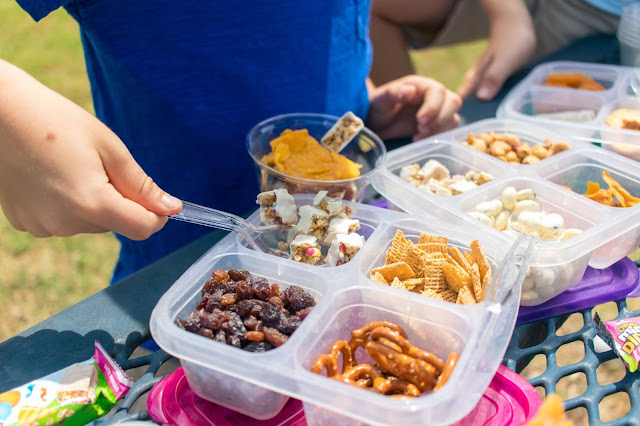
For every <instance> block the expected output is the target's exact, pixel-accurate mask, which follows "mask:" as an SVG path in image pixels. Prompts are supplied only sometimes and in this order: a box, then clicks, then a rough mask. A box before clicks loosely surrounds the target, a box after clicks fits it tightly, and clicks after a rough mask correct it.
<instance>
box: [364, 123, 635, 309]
mask: <svg viewBox="0 0 640 426" xmlns="http://www.w3.org/2000/svg"><path fill="white" fill-rule="evenodd" d="M490 131H494V132H496V133H503V132H506V133H513V134H516V135H518V136H519V137H520V139H521V140H525V141H528V142H530V143H541V142H542V139H543V138H545V137H548V138H550V139H551V140H553V141H557V140H558V138H561V137H560V136H559V135H558V134H555V133H553V132H551V131H549V130H546V129H543V128H541V127H536V126H533V125H531V124H527V123H518V122H515V121H512V120H501V119H489V120H483V121H479V122H477V123H474V124H472V125H469V126H464V127H461V128H458V129H455V130H452V131H449V132H446V133H443V134H440V135H438V136H434V137H432V138H429V139H426V140H423V141H421V142H417V143H413V144H411V145H407V146H405V147H402V148H399V149H396V150H394V151H392V152H390V153H389V155H388V157H387V163H386V165H385V168H384V169H383V170H382V171H381V173H380V174H379V175H378V176H377V177H376V179H375V180H374V187H375V188H376V189H377V190H378V191H379V192H380V193H381V194H382V195H383V196H385V197H386V198H388V199H389V200H391V201H392V202H393V203H395V204H397V205H399V206H400V207H401V208H402V209H403V210H405V211H407V212H409V213H412V214H415V215H431V216H435V217H439V218H441V219H443V220H447V221H449V222H451V223H456V224H459V223H460V222H461V221H467V222H471V223H472V224H474V226H476V227H477V228H482V229H486V230H487V231H488V232H491V233H492V235H493V236H494V238H495V239H496V242H498V241H500V242H502V243H503V244H509V243H510V242H511V241H513V239H512V238H513V237H511V236H508V235H506V234H505V233H503V232H500V231H498V230H496V229H494V228H492V227H490V226H488V225H485V224H482V223H481V222H479V221H477V220H476V219H474V218H473V217H471V216H469V215H468V214H467V212H469V211H471V210H473V208H474V207H475V206H476V205H477V204H478V203H480V202H482V201H488V200H492V199H496V198H499V196H500V194H501V193H502V191H503V190H504V188H506V187H507V186H514V187H515V188H516V189H525V188H530V189H533V190H534V192H535V193H536V195H537V198H536V201H537V202H538V203H539V204H540V206H541V208H542V210H543V211H544V212H545V213H559V214H561V215H562V216H563V217H564V220H565V224H566V228H570V227H573V228H579V229H581V230H582V231H583V232H582V233H581V234H578V235H576V236H574V237H572V238H569V239H567V240H565V241H558V242H540V243H538V244H536V248H535V250H534V253H533V255H532V258H531V262H530V266H529V268H528V272H527V277H526V278H525V280H524V283H523V294H522V299H521V304H522V305H523V306H535V305H539V304H542V303H544V302H546V301H547V300H550V299H551V298H553V297H555V296H557V295H558V294H560V293H562V292H563V291H565V290H567V289H569V288H571V287H572V286H574V285H575V284H577V283H578V282H579V281H580V279H581V278H582V276H583V275H584V273H585V270H586V268H587V265H590V266H592V267H594V268H606V267H608V266H610V265H612V264H613V263H615V262H617V261H618V260H620V259H622V258H623V257H625V256H626V255H627V254H629V253H630V252H631V251H633V250H634V249H635V248H636V247H638V243H639V242H640V205H637V206H635V207H631V208H615V207H608V206H604V205H601V204H598V203H597V202H595V201H592V200H589V199H587V198H586V197H584V196H582V195H581V194H582V193H583V192H585V191H586V184H587V181H588V180H592V181H596V182H600V183H601V184H603V185H602V186H603V187H604V188H607V185H606V184H604V182H603V181H602V177H601V176H602V171H603V170H608V171H609V172H610V173H611V176H612V177H613V178H614V179H616V180H618V181H619V182H620V183H621V184H622V185H623V186H624V187H625V188H626V189H627V190H628V191H629V192H630V193H631V194H632V195H633V194H635V195H636V196H640V164H638V163H637V162H635V161H633V160H629V159H627V158H624V157H622V156H619V155H616V154H613V153H610V152H608V151H605V150H602V149H600V148H597V147H594V146H591V145H581V144H575V145H573V147H572V148H571V149H569V150H567V151H564V152H560V153H558V154H556V155H554V156H551V157H548V158H546V159H544V160H542V161H540V162H538V163H535V164H530V165H518V164H509V163H504V162H502V161H500V160H496V159H494V158H492V157H491V156H490V155H488V154H486V153H483V152H479V151H476V150H475V149H473V148H471V147H467V146H464V145H462V144H461V143H460V141H461V140H463V139H465V138H466V135H467V134H468V133H469V132H473V133H475V134H477V133H480V132H490ZM570 143H573V142H572V141H570ZM453 145H455V148H453V147H452V146H453ZM449 149H451V150H455V151H456V152H459V151H460V152H461V151H464V155H462V156H461V158H464V162H465V164H468V165H469V166H470V167H473V168H475V169H477V170H483V171H486V170H489V169H491V168H493V167H494V166H496V161H497V162H498V163H500V164H499V166H500V167H501V169H500V170H499V172H498V173H495V176H496V177H495V179H494V180H492V181H491V182H488V183H485V184H484V185H481V186H479V187H477V188H475V189H473V190H471V191H468V192H465V193H463V194H459V195H456V196H454V197H438V196H435V195H433V194H431V193H429V192H427V191H425V190H422V189H420V188H417V187H415V186H413V185H411V184H410V183H408V182H405V181H404V180H402V179H401V178H400V177H399V176H398V172H399V170H400V169H401V168H402V166H405V165H407V164H411V163H413V162H414V161H415V160H416V159H417V158H420V159H426V158H429V157H430V156H431V155H434V154H436V153H440V152H443V151H447V150H449ZM561 185H567V186H569V187H571V188H573V189H574V190H575V191H578V192H574V191H569V190H567V189H565V188H563V187H562V186H561Z"/></svg>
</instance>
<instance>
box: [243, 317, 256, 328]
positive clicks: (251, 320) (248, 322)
mask: <svg viewBox="0 0 640 426" xmlns="http://www.w3.org/2000/svg"><path fill="white" fill-rule="evenodd" d="M258 322H259V321H258V318H256V317H254V316H253V315H249V317H248V318H245V319H244V321H242V323H243V324H244V326H245V327H246V328H247V330H255V329H256V328H257V327H258Z"/></svg>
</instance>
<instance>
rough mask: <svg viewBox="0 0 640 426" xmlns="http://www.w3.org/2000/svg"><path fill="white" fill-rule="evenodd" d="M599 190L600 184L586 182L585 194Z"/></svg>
mask: <svg viewBox="0 0 640 426" xmlns="http://www.w3.org/2000/svg"><path fill="white" fill-rule="evenodd" d="M598 191H600V184H599V183H598V182H591V181H589V182H587V192H586V194H587V195H591V194H595V193H596V192H598Z"/></svg>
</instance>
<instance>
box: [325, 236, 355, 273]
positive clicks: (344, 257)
mask: <svg viewBox="0 0 640 426" xmlns="http://www.w3.org/2000/svg"><path fill="white" fill-rule="evenodd" d="M363 244H364V237H363V236H362V235H359V234H348V235H347V234H338V235H337V236H336V237H335V238H334V239H333V241H332V242H331V247H329V251H328V252H327V260H326V263H327V266H340V265H344V264H345V263H348V262H349V261H351V259H353V257H354V256H355V255H356V253H358V251H360V249H361V248H362V245H363Z"/></svg>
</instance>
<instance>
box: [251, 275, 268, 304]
mask: <svg viewBox="0 0 640 426" xmlns="http://www.w3.org/2000/svg"><path fill="white" fill-rule="evenodd" d="M252 287H253V292H254V293H255V295H256V296H258V299H260V300H265V301H266V300H269V298H270V297H271V288H270V287H269V283H268V282H267V281H266V280H264V281H256V282H255V283H254V284H253V285H252Z"/></svg>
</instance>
